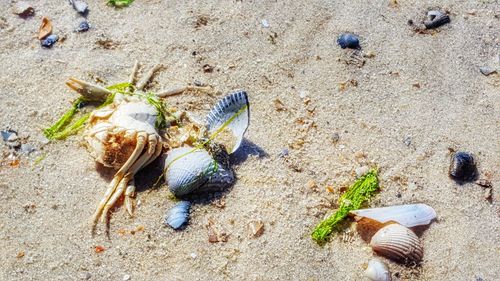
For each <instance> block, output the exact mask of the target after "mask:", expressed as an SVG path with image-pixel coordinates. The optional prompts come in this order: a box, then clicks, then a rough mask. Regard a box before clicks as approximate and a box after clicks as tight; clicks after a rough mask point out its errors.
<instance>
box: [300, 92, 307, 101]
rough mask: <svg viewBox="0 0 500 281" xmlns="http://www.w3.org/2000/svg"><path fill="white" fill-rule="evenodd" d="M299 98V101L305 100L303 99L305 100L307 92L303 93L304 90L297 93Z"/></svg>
mask: <svg viewBox="0 0 500 281" xmlns="http://www.w3.org/2000/svg"><path fill="white" fill-rule="evenodd" d="M299 97H300V98H301V99H305V98H307V91H304V90H302V91H299Z"/></svg>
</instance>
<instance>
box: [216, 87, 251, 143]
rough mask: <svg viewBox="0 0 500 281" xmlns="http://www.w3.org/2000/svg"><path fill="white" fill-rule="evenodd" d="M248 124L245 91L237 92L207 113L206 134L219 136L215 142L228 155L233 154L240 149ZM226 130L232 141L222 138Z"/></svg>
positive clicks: (248, 106) (226, 97) (247, 106)
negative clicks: (224, 147)
mask: <svg viewBox="0 0 500 281" xmlns="http://www.w3.org/2000/svg"><path fill="white" fill-rule="evenodd" d="M249 124H250V103H249V101H248V95H247V93H246V92H245V91H237V92H234V93H231V94H229V95H227V96H225V97H224V98H223V99H222V100H220V101H219V102H217V104H216V105H215V106H214V108H213V109H212V110H211V111H210V112H209V113H208V115H207V120H206V125H207V129H208V132H209V133H210V134H214V133H215V134H217V135H219V136H220V137H219V138H217V136H216V139H215V141H216V142H219V143H222V144H224V145H225V146H226V149H227V150H228V152H229V153H233V152H235V151H236V150H237V149H238V148H239V147H240V145H241V142H242V140H243V135H244V134H245V132H246V130H247V129H248V126H249ZM226 129H229V130H231V132H232V134H233V136H232V140H229V139H228V138H227V137H223V135H224V134H223V132H224V131H225V130H226Z"/></svg>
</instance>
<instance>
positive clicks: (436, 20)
mask: <svg viewBox="0 0 500 281" xmlns="http://www.w3.org/2000/svg"><path fill="white" fill-rule="evenodd" d="M427 16H428V17H429V19H430V20H428V21H424V25H425V28H427V29H432V28H437V27H440V26H441V25H444V24H447V23H449V22H450V17H449V16H448V15H447V14H445V13H443V12H441V11H429V12H428V13H427Z"/></svg>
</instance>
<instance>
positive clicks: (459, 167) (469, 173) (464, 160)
mask: <svg viewBox="0 0 500 281" xmlns="http://www.w3.org/2000/svg"><path fill="white" fill-rule="evenodd" d="M449 174H450V177H451V178H453V179H454V180H456V181H459V182H467V181H473V180H474V179H475V178H476V176H477V167H476V162H475V161H474V157H473V156H472V155H471V154H469V153H467V152H456V153H454V154H453V155H452V156H451V163H450V171H449Z"/></svg>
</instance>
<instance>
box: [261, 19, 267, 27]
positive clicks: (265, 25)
mask: <svg viewBox="0 0 500 281" xmlns="http://www.w3.org/2000/svg"><path fill="white" fill-rule="evenodd" d="M261 24H262V27H263V28H269V22H268V21H267V20H266V19H263V20H262V21H261Z"/></svg>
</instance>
